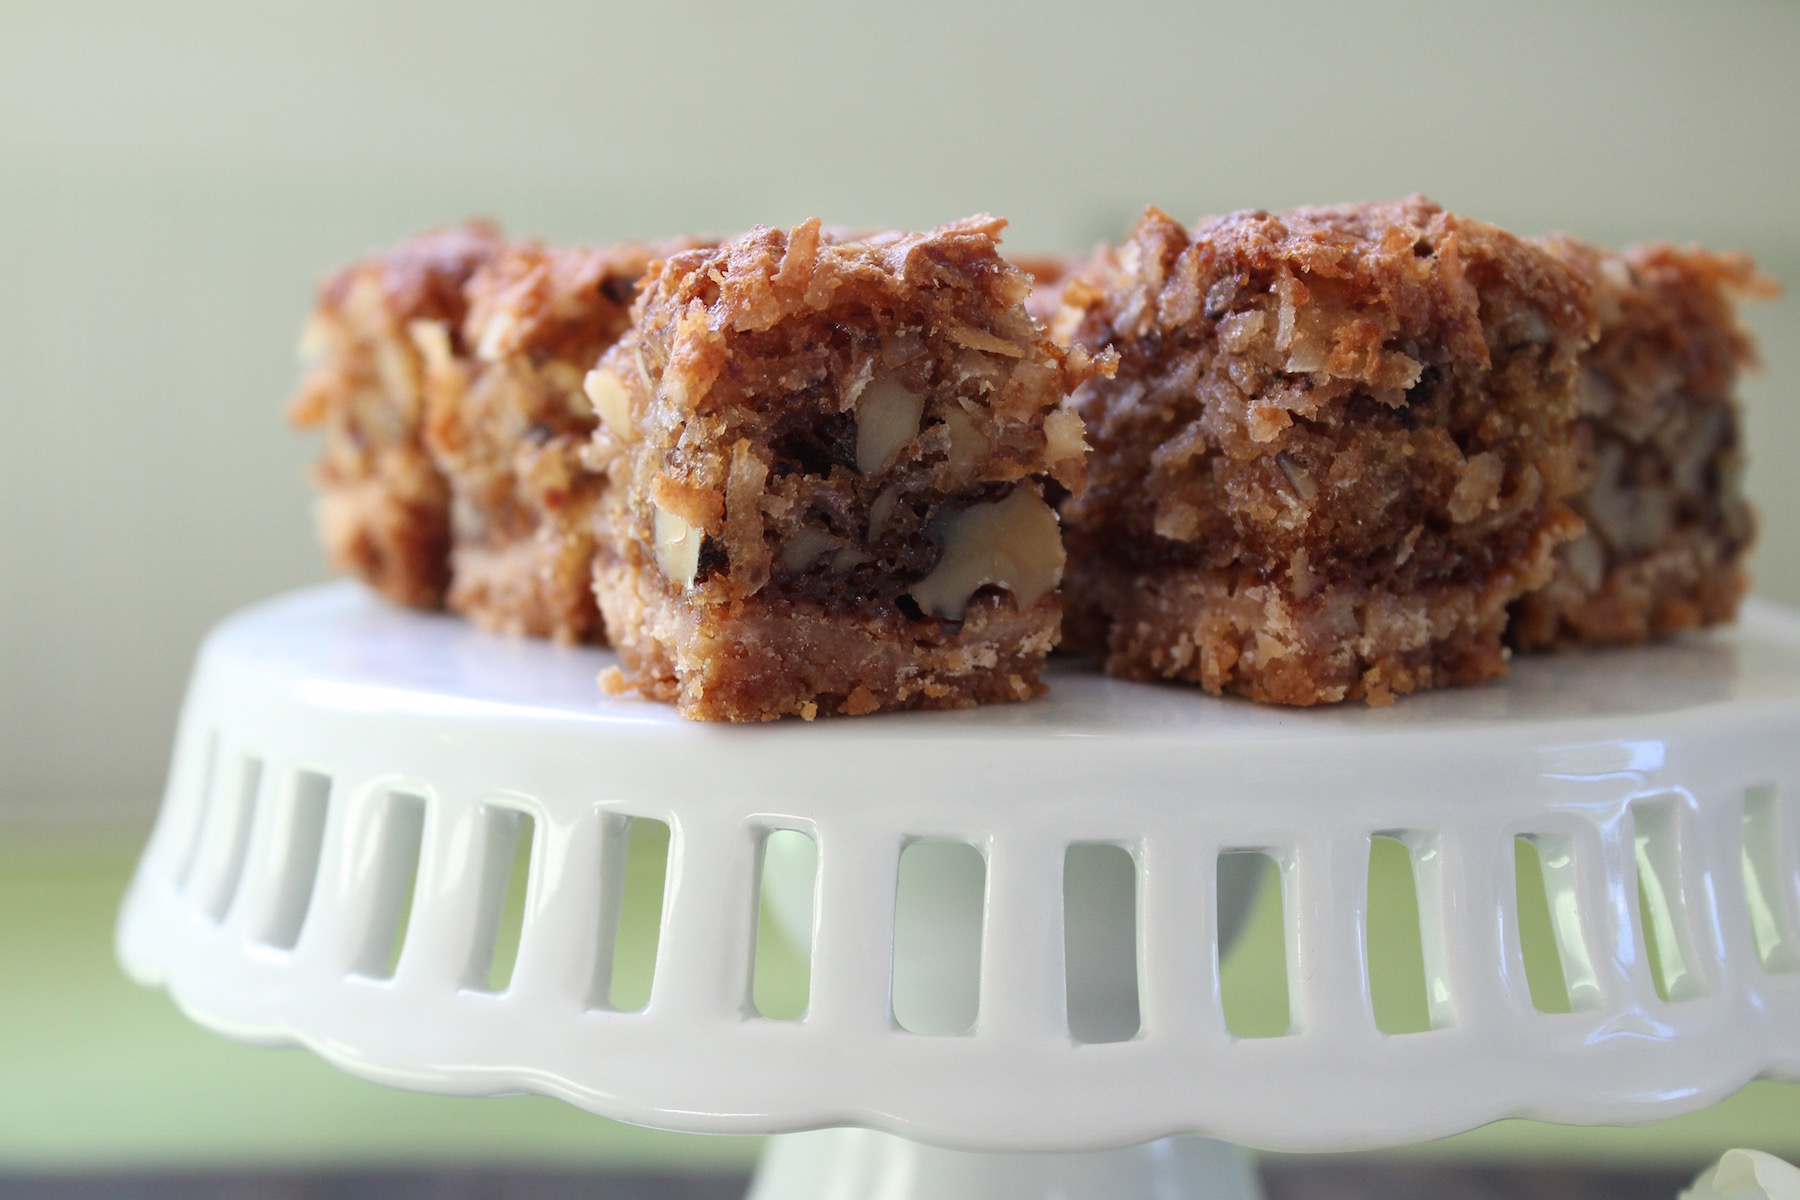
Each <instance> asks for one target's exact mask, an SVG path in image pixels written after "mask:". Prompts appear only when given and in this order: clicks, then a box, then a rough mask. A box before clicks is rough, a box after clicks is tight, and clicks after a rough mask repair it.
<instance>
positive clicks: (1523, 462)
mask: <svg viewBox="0 0 1800 1200" xmlns="http://www.w3.org/2000/svg"><path fill="white" fill-rule="evenodd" d="M1592 293H1593V288H1592V285H1591V283H1590V282H1589V279H1588V277H1587V273H1586V272H1585V271H1583V270H1581V269H1580V268H1579V267H1578V266H1575V265H1572V264H1571V263H1570V262H1568V261H1566V259H1565V257H1563V256H1560V255H1558V254H1555V253H1553V252H1551V251H1550V250H1548V249H1545V248H1543V247H1540V246H1536V245H1533V244H1530V243H1528V242H1526V241H1523V240H1521V239H1519V238H1516V237H1513V236H1512V235H1510V234H1508V233H1506V232H1504V231H1502V230H1500V229H1496V228H1494V227H1493V226H1491V225H1486V224H1483V223H1481V222H1478V221H1472V220H1468V219H1465V218H1462V217H1458V216H1455V215H1452V214H1450V213H1446V212H1443V211H1442V210H1440V209H1439V208H1437V207H1436V206H1435V205H1432V204H1431V203H1429V202H1428V201H1425V200H1423V199H1420V198H1413V199H1410V200H1405V201H1399V202H1394V203H1387V204H1370V205H1356V206H1345V207H1336V208H1305V209H1297V210H1295V211H1292V212H1287V213H1279V214H1270V213H1265V212H1243V213H1236V214H1233V215H1231V216H1227V217H1222V218H1218V219H1215V220H1211V221H1208V222H1206V223H1203V224H1201V225H1200V226H1198V227H1196V228H1195V229H1193V230H1192V231H1191V232H1190V231H1189V230H1187V229H1185V228H1183V227H1182V226H1181V225H1180V224H1178V223H1177V222H1175V221H1174V220H1172V219H1171V218H1169V217H1168V216H1166V215H1165V214H1163V213H1161V212H1159V211H1157V210H1155V209H1151V210H1149V211H1148V212H1147V213H1146V214H1145V216H1144V218H1143V219H1142V220H1141V221H1140V223H1139V224H1138V226H1137V227H1136V229H1135V230H1134V231H1133V232H1132V234H1131V235H1130V237H1129V239H1128V240H1127V241H1126V242H1125V243H1124V244H1123V245H1122V246H1120V247H1117V248H1115V249H1111V250H1104V251H1102V253H1101V254H1100V256H1099V257H1098V258H1097V259H1096V260H1095V263H1094V264H1093V265H1092V266H1091V267H1090V268H1088V269H1087V270H1085V271H1084V272H1083V273H1082V274H1081V275H1080V276H1078V277H1077V278H1076V279H1075V280H1074V281H1072V282H1071V283H1070V284H1069V285H1068V287H1067V288H1066V290H1065V292H1064V304H1065V310H1072V312H1071V311H1065V313H1064V314H1061V315H1059V318H1058V321H1059V325H1061V326H1063V327H1066V328H1069V329H1070V330H1071V336H1072V337H1073V340H1074V344H1075V345H1078V346H1086V347H1089V348H1091V349H1098V348H1099V347H1101V346H1108V345H1110V346H1112V347H1114V348H1116V350H1117V352H1118V354H1119V366H1118V371H1117V373H1116V374H1115V375H1114V376H1113V377H1111V378H1097V379H1093V380H1090V381H1089V382H1087V383H1086V384H1085V385H1084V386H1083V387H1082V389H1081V390H1080V392H1079V393H1078V394H1077V395H1076V397H1075V400H1074V404H1073V407H1074V409H1075V411H1076V412H1078V413H1079V414H1080V415H1081V417H1082V419H1083V420H1084V421H1085V422H1086V427H1087V432H1088V436H1089V438H1090V440H1091V441H1092V443H1093V454H1092V457H1091V459H1090V462H1089V471H1090V484H1089V487H1088V489H1087V492H1086V493H1085V494H1084V495H1081V496H1074V497H1071V498H1069V499H1068V500H1067V501H1066V502H1065V503H1064V505H1063V508H1062V516H1063V524H1064V529H1065V536H1066V540H1067V543H1068V547H1069V571H1068V577H1067V580H1066V582H1065V598H1066V603H1067V604H1068V607H1069V610H1070V615H1069V637H1068V641H1069V642H1070V644H1071V645H1072V646H1073V647H1074V648H1076V649H1083V650H1086V651H1088V652H1091V653H1094V654H1097V655H1098V656H1100V657H1101V658H1103V659H1104V661H1105V663H1106V666H1107V669H1108V670H1109V671H1111V672H1113V673H1115V674H1118V675H1123V676H1126V677H1129V678H1135V679H1179V680H1187V681H1191V682H1194V683H1198V684H1200V685H1201V686H1202V687H1204V688H1206V689H1207V690H1208V691H1211V692H1215V693H1227V692H1229V693H1235V694H1239V695H1244V696H1248V697H1250V698H1252V699H1255V700H1260V701H1269V702H1275V703H1281V704H1295V705H1309V704H1319V703H1326V702H1331V701H1337V700H1343V699H1346V698H1351V697H1362V698H1366V699H1367V700H1369V701H1370V702H1373V703H1385V702H1387V701H1389V700H1390V699H1391V698H1392V697H1393V696H1394V695H1396V694H1399V693H1403V692H1411V691H1415V690H1417V689H1420V688H1426V687H1434V686H1441V685H1444V684H1454V683H1467V682H1473V681H1476V680H1481V679H1488V678H1491V677H1494V676H1497V675H1500V674H1502V673H1503V672H1504V671H1505V665H1506V650H1505V647H1504V646H1503V644H1502V637H1503V634H1504V633H1505V630H1506V623H1507V611H1508V606H1509V605H1510V604H1511V603H1512V602H1513V601H1515V600H1517V599H1518V598H1519V597H1520V596H1521V595H1523V594H1525V593H1526V592H1529V591H1531V590H1533V589H1535V588H1539V587H1542V586H1543V585H1544V584H1545V583H1546V582H1547V581H1548V580H1549V579H1550V577H1551V575H1552V572H1553V570H1554V558H1553V553H1554V551H1555V549H1556V547H1557V546H1558V545H1559V544H1560V543H1563V542H1566V541H1568V540H1569V539H1571V538H1573V537H1575V536H1576V535H1577V534H1579V533H1580V532H1581V528H1582V523H1581V519H1580V518H1579V517H1578V516H1577V515H1576V514H1575V512H1574V511H1573V510H1572V509H1571V508H1570V507H1569V504H1568V503H1567V501H1568V498H1569V497H1571V496H1572V495H1573V494H1574V493H1575V492H1577V491H1578V490H1579V489H1580V487H1581V485H1582V482H1583V476H1582V471H1583V455H1582V453H1581V447H1580V444H1579V439H1578V437H1577V436H1576V433H1575V421H1576V417H1577V409H1578V403H1577V382H1578V380H1579V377H1580V360H1581V354H1582V352H1583V351H1584V350H1585V349H1586V348H1587V346H1588V345H1589V344H1590V343H1591V342H1592V341H1593V339H1594V335H1595V309H1594V302H1593V296H1592ZM1065 318H1067V319H1066V320H1065Z"/></svg>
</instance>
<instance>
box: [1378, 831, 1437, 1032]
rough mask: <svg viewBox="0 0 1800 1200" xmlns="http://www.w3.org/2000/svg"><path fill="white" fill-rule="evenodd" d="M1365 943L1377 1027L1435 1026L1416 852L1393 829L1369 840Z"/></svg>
mask: <svg viewBox="0 0 1800 1200" xmlns="http://www.w3.org/2000/svg"><path fill="white" fill-rule="evenodd" d="M1364 949H1365V950H1366V951H1367V953H1368V962H1369V1000H1370V1002H1371V1003H1372V1004H1373V1005H1374V1009H1375V1027H1376V1028H1377V1029H1379V1030H1381V1032H1383V1033H1386V1034H1404V1033H1423V1032H1425V1031H1426V1030H1428V1029H1430V1028H1431V1005H1430V997H1429V994H1428V993H1427V991H1426V984H1425V945H1424V939H1423V937H1422V936H1421V935H1420V930H1419V889H1418V881H1417V879H1416V877H1415V876H1414V873H1413V859H1412V853H1411V851H1410V850H1408V848H1407V846H1406V843H1405V842H1404V841H1402V840H1401V839H1400V838H1398V837H1395V836H1393V835H1391V834H1377V835H1376V836H1375V837H1373V838H1371V839H1370V840H1369V908H1368V925H1367V928H1366V930H1365V942H1364Z"/></svg>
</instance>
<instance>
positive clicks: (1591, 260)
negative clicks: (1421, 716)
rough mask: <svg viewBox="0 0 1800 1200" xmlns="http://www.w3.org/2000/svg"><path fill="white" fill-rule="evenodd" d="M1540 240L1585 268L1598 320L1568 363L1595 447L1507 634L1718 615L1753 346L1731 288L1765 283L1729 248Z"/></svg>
mask: <svg viewBox="0 0 1800 1200" xmlns="http://www.w3.org/2000/svg"><path fill="white" fill-rule="evenodd" d="M1545 245H1546V246H1547V247H1548V248H1549V249H1550V250H1552V251H1553V252H1555V253H1557V254H1560V255H1561V256H1563V258H1564V259H1565V260H1567V261H1568V262H1569V263H1570V265H1572V266H1574V267H1575V268H1577V269H1578V270H1580V271H1582V272H1583V273H1584V274H1585V275H1587V276H1588V277H1589V278H1590V279H1592V281H1593V284H1594V296H1595V307H1596V309H1597V311H1598V313H1599V318H1600V336H1599V340H1598V341H1596V342H1595V343H1594V346H1593V348H1592V349H1590V350H1589V351H1588V352H1587V355H1586V356H1585V357H1584V358H1583V360H1582V376H1581V418H1580V420H1581V424H1582V425H1583V427H1584V428H1585V430H1586V432H1587V435H1588V437H1589V443H1590V445H1591V448H1592V452H1593V457H1592V460H1591V463H1590V469H1589V475H1588V483H1587V486H1586V487H1585V488H1584V489H1583V490H1582V491H1581V493H1580V494H1578V495H1577V496H1576V497H1575V498H1574V500H1573V501H1572V503H1573V504H1574V507H1575V510H1576V511H1577V512H1578V513H1580V514H1581V516H1582V518H1583V519H1584V520H1585V521H1586V522H1587V530H1586V532H1584V533H1583V534H1582V535H1581V536H1579V537H1577V538H1575V539H1574V540H1573V541H1570V542H1567V543H1565V544H1563V545H1562V546H1559V547H1558V548H1557V551H1556V574H1555V575H1554V576H1553V577H1552V579H1551V580H1550V582H1549V583H1548V584H1547V585H1546V586H1544V587H1543V588H1542V589H1540V590H1538V591H1536V592H1532V593H1530V594H1528V595H1526V596H1523V597H1521V598H1520V599H1519V600H1518V602H1517V603H1516V604H1515V605H1514V607H1513V619H1512V628H1511V630H1510V632H1509V635H1508V636H1509V638H1510V640H1511V641H1512V642H1513V644H1514V645H1516V646H1519V647H1521V648H1525V649H1540V648H1551V647H1556V646H1563V645H1569V644H1575V643H1606V642H1642V641H1646V640H1648V639H1651V638H1657V637H1663V636H1666V635H1668V634H1672V633H1676V632H1678V631H1680V630H1683V629H1691V628H1694V627H1696V626H1700V625H1712V624H1717V623H1719V622H1722V621H1729V620H1731V619H1732V617H1733V616H1734V615H1735V614H1736V612H1737V602H1738V598H1739V597H1740V596H1741V595H1742V594H1743V591H1744V587H1745V579H1744V571H1743V558H1744V556H1745V554H1746V553H1747V552H1748V551H1749V548H1750V543H1751V539H1752V536H1753V534H1754V531H1755V521H1754V518H1753V515H1752V513H1751V511H1750V506H1749V504H1748V503H1747V502H1746V501H1745V499H1744V495H1743V488H1742V484H1741V479H1742V464H1743V458H1742V451H1741V447H1740V444H1739V439H1740V429H1739V419H1738V406H1737V396H1736V392H1737V378H1738V374H1739V372H1740V371H1741V370H1742V369H1743V368H1744V367H1746V366H1749V365H1752V364H1753V363H1754V359H1755V352H1754V349H1753V347H1752V345H1751V341H1750V337H1749V335H1748V333H1747V332H1746V331H1745V330H1744V328H1743V327H1742V325H1741V324H1739V322H1738V319H1737V313H1736V301H1737V300H1739V299H1746V298H1751V297H1767V296H1772V295H1774V294H1775V291H1776V288H1775V285H1774V283H1773V282H1772V281H1770V280H1768V279H1765V278H1763V277H1762V276H1759V275H1758V274H1757V273H1756V271H1755V269H1754V267H1753V266H1752V265H1751V263H1750V261H1749V260H1748V259H1747V258H1745V257H1743V256H1742V255H1734V254H1710V253H1707V252H1705V251H1702V250H1677V249H1675V248H1673V247H1671V246H1663V245H1652V246H1641V247H1633V248H1631V249H1628V250H1625V251H1623V252H1621V253H1613V252H1611V251H1607V250H1601V249H1597V248H1595V247H1592V246H1585V245H1582V244H1581V243H1579V242H1575V241H1573V240H1571V239H1567V238H1552V239H1549V240H1547V241H1546V242H1545Z"/></svg>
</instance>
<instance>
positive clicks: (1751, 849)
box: [1744, 787, 1800, 972]
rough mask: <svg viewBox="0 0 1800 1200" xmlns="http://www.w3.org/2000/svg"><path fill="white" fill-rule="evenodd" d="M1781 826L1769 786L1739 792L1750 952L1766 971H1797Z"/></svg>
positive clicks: (1797, 943)
mask: <svg viewBox="0 0 1800 1200" xmlns="http://www.w3.org/2000/svg"><path fill="white" fill-rule="evenodd" d="M1781 835H1782V828H1781V820H1780V814H1779V811H1778V810H1777V808H1776V806H1775V789H1774V788H1772V787H1755V788H1751V789H1750V790H1749V791H1748V792H1747V793H1745V795H1744V899H1745V900H1746V901H1748V903H1749V905H1750V930H1751V934H1752V935H1753V936H1754V937H1755V939H1756V954H1757V957H1758V958H1760V959H1761V960H1762V965H1763V969H1764V970H1765V971H1770V972H1782V971H1800V929H1797V928H1796V927H1795V923H1794V909H1793V908H1792V907H1791V905H1792V904H1793V899H1792V897H1791V895H1790V894H1789V892H1788V889H1789V888H1791V887H1792V886H1793V884H1792V878H1791V876H1790V875H1789V874H1788V872H1787V870H1786V868H1785V866H1784V864H1783V863H1782V861H1781V849H1782V841H1781Z"/></svg>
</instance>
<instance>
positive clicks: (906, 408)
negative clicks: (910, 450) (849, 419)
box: [856, 375, 925, 475]
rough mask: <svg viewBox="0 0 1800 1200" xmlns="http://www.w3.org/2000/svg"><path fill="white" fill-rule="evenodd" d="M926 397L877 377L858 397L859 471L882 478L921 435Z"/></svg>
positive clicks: (891, 381) (897, 382) (885, 376)
mask: <svg viewBox="0 0 1800 1200" xmlns="http://www.w3.org/2000/svg"><path fill="white" fill-rule="evenodd" d="M924 415H925V397H923V396H917V395H914V394H913V393H912V392H910V391H908V390H907V389H906V386H905V385H904V384H902V383H901V382H900V381H899V380H897V379H894V378H893V377H892V376H888V375H877V376H876V377H875V378H874V379H872V380H870V381H869V385H868V386H867V387H865V388H863V390H862V394H861V395H860V396H858V397H857V398H856V469H857V470H858V471H860V472H861V473H862V474H864V475H879V474H881V472H883V471H885V470H887V469H888V467H890V466H892V465H893V462H894V457H895V456H896V455H898V454H899V453H900V451H901V450H902V449H903V448H904V447H905V446H906V444H907V443H908V442H910V441H912V440H913V439H914V438H916V437H918V436H919V418H920V417H922V416H924Z"/></svg>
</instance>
